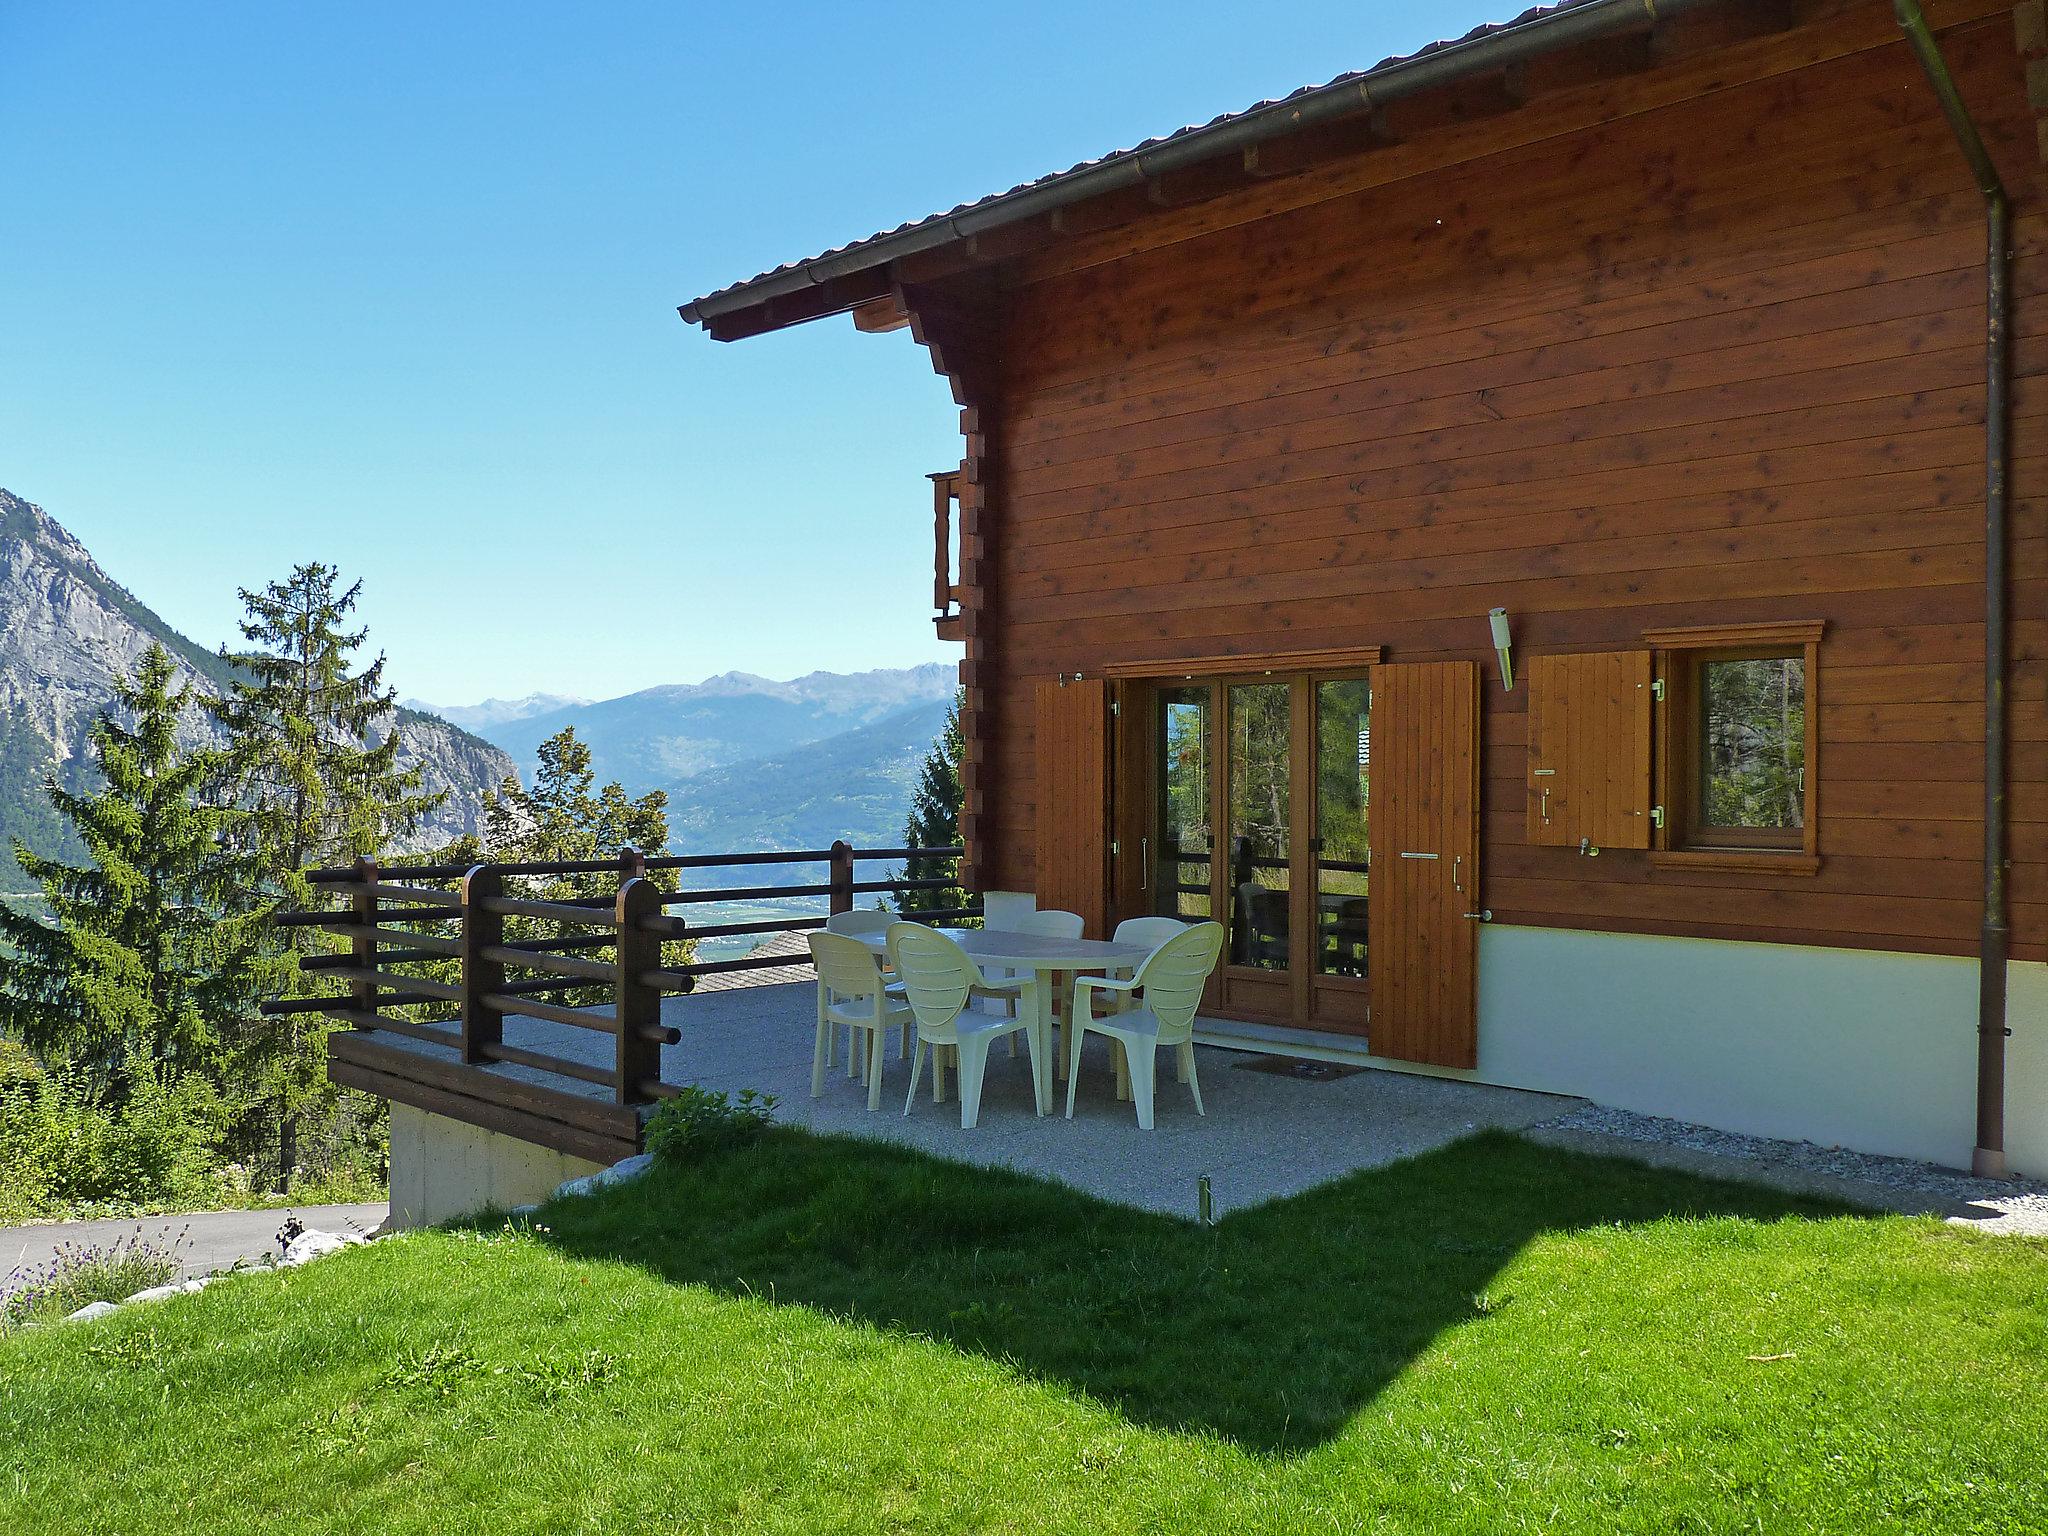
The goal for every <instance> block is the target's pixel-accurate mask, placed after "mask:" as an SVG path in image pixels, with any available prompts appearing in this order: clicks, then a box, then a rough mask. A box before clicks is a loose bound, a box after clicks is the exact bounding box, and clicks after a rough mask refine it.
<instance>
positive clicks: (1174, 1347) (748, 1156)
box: [545, 1129, 1850, 1454]
mask: <svg viewBox="0 0 2048 1536" xmlns="http://www.w3.org/2000/svg"><path fill="white" fill-rule="evenodd" d="M1844 1214H1850V1212H1849V1211H1848V1209H1847V1208H1846V1207H1841V1206H1837V1205H1833V1204H1830V1203H1828V1202H1823V1201H1817V1200H1808V1199H1802V1198H1799V1197H1795V1196H1790V1195H1782V1194H1777V1193H1774V1192H1771V1191H1768V1190H1762V1189H1757V1188H1753V1187H1750V1186H1747V1185H1737V1184H1726V1183H1717V1182H1714V1181H1710V1180H1704V1179H1698V1178H1694V1177H1691V1176H1689V1175H1684V1174H1674V1173H1670V1172H1665V1171H1659V1170H1652V1169H1649V1168H1645V1167H1642V1166H1640V1165H1637V1164H1634V1163H1628V1162H1623V1161H1619V1160H1613V1159H1603V1158H1594V1157H1587V1156H1583V1155H1579V1154H1575V1153H1569V1152H1563V1151H1558V1150H1555V1149H1551V1148H1546V1147H1539V1146H1536V1145H1533V1144H1531V1143H1529V1142H1525V1141H1523V1140H1521V1139H1520V1138H1518V1137H1514V1136H1511V1135H1508V1134H1506V1133H1499V1132H1495V1133H1488V1134H1483V1135H1480V1136H1477V1137H1474V1138H1472V1139H1470V1140H1467V1141H1464V1142H1460V1143H1458V1144H1456V1145H1454V1146H1451V1147H1447V1148H1445V1149H1443V1150H1441V1151H1438V1152H1434V1153H1431V1154H1429V1155H1427V1156H1425V1157H1421V1158H1418V1159H1415V1160H1413V1161H1410V1162H1405V1163H1400V1164H1396V1165H1394V1166H1392V1167H1389V1168H1384V1169H1377V1170H1373V1171H1369V1172H1365V1173H1360V1174H1355V1175H1353V1176H1352V1177H1350V1178H1348V1179H1344V1180H1342V1181H1340V1182H1338V1183H1335V1184H1331V1185H1327V1186H1325V1187H1323V1188H1321V1189H1318V1190H1314V1191H1311V1192H1309V1193H1307V1194H1303V1195H1299V1196H1296V1197H1294V1198H1292V1199H1289V1200H1285V1201H1279V1202H1275V1203H1273V1204H1270V1205H1266V1206H1261V1207H1258V1208H1256V1209H1253V1210H1249V1211H1245V1212H1241V1213H1238V1214H1235V1215H1231V1216H1228V1217H1226V1218H1225V1219H1224V1220H1223V1221H1222V1222H1221V1223H1219V1224H1218V1225H1217V1226H1215V1227H1213V1228H1202V1227H1198V1226H1194V1225H1191V1224H1189V1223H1185V1222H1181V1221H1177V1220H1174V1219H1172V1218H1170V1217H1164V1216H1158V1215H1153V1214H1149V1213H1146V1212H1142V1211H1135V1210H1130V1209H1127V1208H1125V1207H1122V1206H1116V1205H1111V1204H1108V1203H1106V1202H1103V1201H1099V1200H1095V1199H1092V1198H1090V1197H1088V1196H1086V1195H1082V1194H1078V1193H1076V1192H1074V1191H1071V1190H1068V1189H1065V1188H1062V1187H1060V1186H1058V1185H1054V1184H1049V1183H1044V1182H1041V1181H1038V1180H1035V1179H1030V1178H1025V1177H1022V1176H1019V1175H1014V1174H1007V1173H1000V1172H990V1171H988V1170H985V1169H975V1168H968V1167H964V1166H961V1165H959V1164H954V1163H948V1162H944V1161H940V1160H938V1159H935V1158H931V1157H928V1156H925V1155H923V1154H921V1153H917V1152H912V1151H909V1150H906V1149H903V1148H897V1147H890V1146H885V1145H880V1144H877V1143H874V1142H869V1141H860V1140H853V1139H846V1138H833V1137H817V1136H812V1135H809V1134H807V1133H805V1132H802V1131H795V1130H788V1129H777V1130H775V1131H773V1132H771V1133H770V1134H769V1136H768V1138H767V1139H766V1140H765V1141H763V1142H762V1143H760V1144H758V1145H756V1146H754V1147H751V1148H747V1149H744V1150H739V1151H733V1152H726V1153H721V1154H717V1155H714V1156H711V1157H709V1158H707V1159H705V1160H704V1161H702V1162H700V1163H696V1164H692V1165H691V1166H689V1167H688V1168H686V1169H665V1168H658V1169H657V1170H656V1172H655V1174H654V1175H653V1176H652V1177H650V1178H647V1179H643V1180H641V1181H639V1182H638V1183H635V1184H631V1185H626V1186H623V1187H621V1188H618V1189H615V1190H611V1191H607V1192H605V1193H604V1194H602V1195H600V1196H598V1197H596V1198H593V1199H587V1200H574V1201H564V1202H559V1203H557V1204H555V1205H553V1206H551V1207H550V1208H549V1210H548V1213H547V1216H546V1218H545V1221H546V1224H547V1225H548V1227H549V1229H550V1230H549V1232H548V1234H547V1240H548V1241H549V1242H551V1243H552V1244H554V1245H555V1246H556V1247H557V1248H559V1249H561V1250H562V1251H564V1252H567V1253H569V1254H571V1255H574V1256H576V1257H579V1258H592V1259H607V1260H621V1261H625V1262H629V1263H633V1264H637V1265H640V1266H642V1267H644V1268H646V1269H648V1270H650V1271H652V1272H653V1273H655V1274H657V1275H660V1276H661V1277H663V1278H664V1279H667V1280H669V1281H673V1282H678V1283H690V1284H697V1285H704V1286H709V1287H712V1288H715V1289H718V1290H721V1291H724V1292H727V1293H729V1294H732V1295H736V1296H737V1295H743V1296H747V1297H750V1298H753V1299H760V1298H763V1297H769V1298H772V1299H773V1300H775V1301H777V1302H782V1303H797V1304H801V1305H804V1306H808V1307H812V1308H815V1309H819V1310H822V1311H825V1312H828V1313H832V1314H835V1315H839V1316H844V1317H850V1318H857V1319H862V1320H865V1321H868V1322H871V1323H874V1324H876V1325H879V1326H881V1327H883V1328H885V1329H890V1330H894V1331H897V1332H903V1333H912V1334H920V1335H924V1336H927V1337H930V1338H933V1339H938V1340H943V1341H945V1342H946V1343H948V1344H950V1345H952V1346H954V1347H956V1348H958V1349H962V1350H970V1351H973V1352H975V1353H978V1354H981V1355H984V1356H987V1357H990V1358H993V1359H998V1360H1001V1361H1004V1362H1007V1363H1008V1364H1010V1365H1011V1366H1013V1367H1015V1368H1017V1369H1019V1370H1022V1371H1024V1372H1027V1373H1029V1374H1031V1375H1033V1376H1036V1377H1039V1378H1041V1379H1045V1380H1048V1381H1056V1382H1063V1383H1066V1384H1068V1385H1070V1386H1071V1387H1074V1388H1077V1389H1079V1390H1081V1391H1083V1392H1085V1393H1087V1394H1088V1395H1090V1396H1091V1397H1093V1398H1095V1399H1097V1400H1099V1401H1102V1402H1105V1403H1109V1404H1112V1405H1114V1406H1115V1407H1116V1408H1117V1409H1119V1410H1120V1411H1121V1412H1122V1413H1123V1414H1125V1415H1126V1416H1127V1417H1129V1418H1131V1419H1132V1420H1134V1421H1137V1422H1140V1423H1143V1424H1147V1425H1150V1426H1153V1427H1157V1428H1163V1429H1168V1430H1174V1431H1190V1430H1193V1431H1209V1432H1213V1433H1215V1434H1217V1435H1220V1436H1223V1437H1225V1438H1228V1439H1230V1440H1233V1441H1235V1442H1237V1443H1238V1444H1240V1445H1242V1446H1244V1447H1245V1448H1247V1449H1249V1450H1252V1451H1256V1452H1261V1453H1266V1454H1275V1453H1298V1452H1301V1451H1304V1450H1307V1449H1309V1448H1311V1447H1313V1446H1315V1445H1318V1444H1321V1443H1322V1442H1324V1441H1326V1440H1328V1439H1330V1438H1331V1437H1333V1436H1335V1435H1336V1434H1337V1433H1338V1432H1339V1431H1340V1430H1341V1429H1342V1428H1343V1426H1344V1425H1345V1423H1346V1422H1347V1421H1348V1420H1349V1419H1350V1418H1351V1417H1352V1416H1353V1415H1354V1414H1355V1413H1356V1412H1357V1411H1358V1410H1359V1408H1361V1407H1362V1406H1364V1405H1365V1404H1366V1403H1368V1402H1369V1401H1370V1400H1371V1399H1372V1398H1373V1397H1374V1396H1375V1395H1376V1394H1378V1393H1379V1392H1380V1390H1381V1389H1382V1388H1384V1387H1385V1386H1386V1385H1387V1384H1388V1383H1389V1382H1390V1381H1392V1380H1393V1378H1394V1377H1395V1376H1396V1375H1397V1374H1398V1373H1399V1372H1400V1371H1401V1369H1402V1368H1403V1367H1404V1366H1405V1365H1406V1364H1408V1362H1410V1361H1411V1360H1413V1359H1415V1358H1416V1357H1417V1356H1418V1355H1419V1354H1420V1353H1422V1352H1423V1351H1424V1350H1425V1349H1427V1348H1428V1347H1429V1345H1430V1343H1431V1341H1432V1340H1433V1339H1435V1338H1436V1337H1437V1336H1438V1335H1439V1334H1441V1333H1442V1332H1443V1331H1444V1330H1445V1329H1447V1328H1451V1327H1455V1326H1456V1325H1458V1324H1460V1323H1463V1322H1466V1321H1467V1320H1469V1319H1471V1318H1474V1317H1476V1316H1479V1315H1481V1314H1482V1313H1483V1312H1484V1311H1485V1310H1486V1309H1487V1307H1488V1306H1489V1305H1491V1304H1492V1303H1491V1302H1490V1301H1489V1300H1488V1299H1487V1294H1486V1293H1487V1291H1488V1288H1489V1286H1490V1285H1491V1284H1492V1282H1493V1280H1494V1277H1495V1276H1496V1275H1497V1274H1498V1273H1499V1271H1500V1270H1501V1268H1502V1267H1503V1266H1504V1265H1506V1264H1507V1263H1508V1261H1509V1260H1511V1259H1512V1258H1513V1257H1514V1255H1515V1254H1516V1253H1517V1252H1518V1251H1519V1250H1520V1249H1521V1248H1522V1246H1523V1245H1524V1244H1525V1243H1527V1242H1528V1241H1529V1240H1530V1239H1531V1238H1533V1237H1535V1236H1537V1235H1539V1234H1541V1233H1544V1232H1557V1231H1569V1230H1573V1229H1579V1228H1586V1227H1594V1226H1601V1225H1614V1224H1634V1223H1641V1222H1648V1221H1654V1220H1657V1219H1659V1218H1662V1217H1668V1216H1674V1215H1685V1216H1741V1217H1749V1218H1752V1219H1756V1220H1765V1221H1768V1220H1775V1219H1782V1218H1786V1217H1828V1216H1840V1215H1844Z"/></svg>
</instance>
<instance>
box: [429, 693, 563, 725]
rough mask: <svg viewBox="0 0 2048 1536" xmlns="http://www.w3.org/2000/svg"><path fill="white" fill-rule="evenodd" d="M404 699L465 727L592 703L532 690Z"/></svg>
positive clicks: (522, 717) (520, 718) (519, 718)
mask: <svg viewBox="0 0 2048 1536" xmlns="http://www.w3.org/2000/svg"><path fill="white" fill-rule="evenodd" d="M400 702H401V703H403V704H404V705H405V707H406V708H407V709H416V710H419V711H420V712H421V713H422V714H428V715H439V716H440V717H441V718H442V719H443V720H446V721H447V722H448V723H449V724H450V725H459V726H461V727H462V728H463V729H464V730H465V731H480V730H482V729H483V728H484V727H485V726H487V725H503V724H505V723H506V722H507V721H509V720H524V719H527V718H528V717H529V716H532V715H544V714H546V713H547V712H548V711H549V710H552V709H574V708H575V707H577V706H578V705H581V704H588V703H589V702H590V700H588V699H578V698H573V697H571V696H570V695H568V694H566V693H529V694H528V695H527V696H526V697H525V698H523V699H485V700H484V701H483V703H481V704H429V703H427V702H426V700H424V699H404V700H401V701H400Z"/></svg>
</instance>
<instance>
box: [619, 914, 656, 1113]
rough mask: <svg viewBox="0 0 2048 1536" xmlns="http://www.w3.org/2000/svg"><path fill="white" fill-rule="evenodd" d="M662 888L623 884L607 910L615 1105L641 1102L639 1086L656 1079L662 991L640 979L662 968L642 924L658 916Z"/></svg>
mask: <svg viewBox="0 0 2048 1536" xmlns="http://www.w3.org/2000/svg"><path fill="white" fill-rule="evenodd" d="M661 898H662V890H661V887H660V886H658V885H656V884H655V883H654V882H653V881H652V880H647V879H634V880H628V881H627V882H626V883H625V884H624V885H622V886H621V887H619V899H618V903H617V905H616V906H614V907H613V909H612V920H613V923H614V925H615V927H616V929H617V934H618V962H617V967H616V972H615V975H616V986H615V991H614V1002H613V1007H612V1016H613V1018H614V1019H615V1020H616V1021H617V1024H618V1041H617V1045H618V1057H617V1067H616V1069H615V1070H614V1072H613V1075H612V1090H613V1094H614V1096H615V1098H616V1100H617V1102H618V1103H621V1104H644V1103H646V1102H647V1099H648V1097H649V1095H648V1093H647V1090H646V1089H644V1088H642V1087H641V1086H640V1085H641V1084H642V1083H644V1082H647V1081H648V1080H650V1079H653V1078H658V1077H660V1076H661V1041H660V1038H659V1036H658V1035H657V1034H656V1031H657V1030H659V1029H660V1028H661V991H660V989H659V988H657V987H653V986H650V985H648V983H647V982H646V981H645V980H644V979H643V978H644V977H645V976H646V974H647V973H648V972H649V971H653V970H659V969H660V968H661V936H660V935H659V934H656V933H650V932H648V931H647V929H646V927H645V926H644V923H645V920H646V919H648V918H650V917H659V916H660V915H661Z"/></svg>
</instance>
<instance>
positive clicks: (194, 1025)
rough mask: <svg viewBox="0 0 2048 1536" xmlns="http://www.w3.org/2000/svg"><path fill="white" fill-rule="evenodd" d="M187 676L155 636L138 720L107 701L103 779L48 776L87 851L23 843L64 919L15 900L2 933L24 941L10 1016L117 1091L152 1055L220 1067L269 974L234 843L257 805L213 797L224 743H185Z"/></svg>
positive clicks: (133, 703)
mask: <svg viewBox="0 0 2048 1536" xmlns="http://www.w3.org/2000/svg"><path fill="white" fill-rule="evenodd" d="M176 676H177V674H176V668H175V666H174V664H173V663H172V661H171V657H170V654H169V653H168V652H167V651H165V650H164V648H163V647H162V646H160V645H152V646H151V647H150V648H149V650H148V651H146V652H145V653H144V654H143V656H142V658H141V661H140V662H139V663H138V664H137V666H136V669H135V673H134V675H133V677H132V678H129V679H127V680H124V681H123V682H122V683H120V684H118V685H117V689H118V699H119V711H118V712H119V714H121V715H125V716H126V721H125V722H124V721H123V720H122V719H120V718H117V717H116V714H117V712H116V711H114V710H109V711H106V712H103V713H102V714H101V715H100V717H99V719H98V720H97V721H96V722H95V723H94V724H93V727H92V730H91V735H90V741H91V744H92V750H93V757H94V766H95V767H96V768H97V769H98V771H99V775H100V778H101V780H102V787H101V788H99V789H98V790H96V791H93V792H91V793H72V792H70V791H68V790H65V789H63V788H61V787H60V786H59V785H58V784H57V782H56V781H55V779H54V778H51V779H50V780H48V781H47V782H46V785H45V789H44V793H45V795H46V796H47V797H48V799H49V802H50V805H51V807H52V809H53V810H54V811H55V812H56V813H57V815H59V816H60V817H62V818H63V820H64V821H65V822H66V823H67V824H68V825H69V826H70V827H72V828H73V829H74V830H75V831H76V833H77V836H78V839H79V841H80V842H81V843H82V844H83V845H84V848H85V855H86V857H85V861H84V862H82V863H78V864H67V863H64V862H61V861H59V860H56V859H47V858H41V857H38V856H37V855H35V854H33V853H31V852H30V851H29V850H28V849H27V848H26V847H25V846H24V845H23V844H22V843H20V842H19V841H17V842H16V843H15V845H14V857H15V859H16V860H17V861H18V862H19V863H20V865H21V867H22V869H23V871H24V872H26V873H27V874H28V875H29V876H30V878H32V879H33V880H35V881H36V883H37V884H38V885H40V886H41V887H42V892H43V899H44V902H45V904H46V905H47V907H48V909H49V918H50V920H49V921H45V920H43V919H42V918H41V917H40V916H37V915H34V914H31V913H29V912H27V911H16V910H13V909H11V908H8V907H5V906H0V942H4V944H5V945H6V946H7V947H8V948H9V949H11V950H12V951H13V952H14V954H13V958H12V959H11V960H10V961H9V963H8V964H7V965H6V966H5V967H0V1025H5V1027H6V1028H7V1030H8V1031H9V1032H10V1033H11V1034H13V1035H15V1036H16V1037H18V1038H19V1039H21V1040H22V1041H23V1042H25V1043H26V1044H27V1045H28V1046H29V1048H30V1049H31V1050H33V1051H35V1052H36V1053H37V1054H38V1055H41V1056H43V1057H44V1058H45V1059H53V1060H55V1059H63V1060H69V1061H72V1062H75V1063H78V1064H80V1065H82V1066H83V1067H85V1068H86V1069H87V1071H88V1072H89V1073H90V1074H91V1076H92V1079H93V1081H94V1083H95V1086H96V1087H98V1088H100V1089H102V1090H109V1091H111V1092H112V1093H113V1094H114V1095H115V1096H117V1097H118V1096H119V1095H120V1094H121V1093H122V1092H123V1091H124V1090H125V1089H126V1087H127V1086H128V1085H127V1084H126V1083H125V1082H124V1081H123V1080H122V1079H123V1077H124V1075H125V1073H126V1072H127V1070H128V1068H129V1064H130V1063H131V1062H134V1061H137V1060H142V1061H147V1062H150V1063H155V1064H157V1065H160V1066H161V1067H162V1068H164V1069H165V1070H166V1075H169V1076H182V1075H183V1074H185V1073H188V1072H191V1071H194V1070H205V1071H207V1072H209V1075H211V1073H212V1072H214V1071H216V1070H217V1068H218V1064H219V1056H220V1053H221V1050H222V1047H223V1030H224V1026H225V1025H227V1024H228V1023H229V1022H230V1021H232V1020H235V1019H237V1018H239V1017H246V1016H247V1014H248V1013H249V1011H250V1006H251V1003H252V1001H253V998H254V995H255V994H256V993H257V991H258V990H260V989H261V988H262V986H264V985H265V983H266V982H267V980H268V974H267V971H268V967H267V966H266V962H265V959H264V950H265V940H264V926H265V922H266V919H267V917H268V912H267V911H266V910H264V909H263V908H261V907H256V906H251V904H249V903H248V902H247V900H246V898H245V896H244V894H243V892H242V890H241V886H242V884H243V882H244V880H245V879H246V871H245V870H244V869H243V868H242V867H241V866H240V864H239V862H238V861H237V859H236V858H235V856H234V854H233V852H232V849H233V846H234V844H235V842H236V837H235V833H236V831H237V827H238V824H239V822H240V820H241V815H242V813H241V812H240V811H239V810H237V809H234V808H223V807H220V806H217V805H213V804H210V803H208V801H207V799H206V798H205V796H204V794H203V791H204V789H205V787H206V785H207V783H208V782H209V780H211V779H212V778H213V777H215V776H216V775H217V774H218V772H219V770H220V758H219V754H217V753H214V752H205V751H186V750H184V749H181V748H180V746H179V744H178V738H177V731H178V721H179V717H180V715H181V714H182V713H183V711H184V709H185V707H186V704H187V702H188V699H189V697H190V694H189V690H187V689H185V688H180V687H174V686H173V685H174V683H175V681H176Z"/></svg>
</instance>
